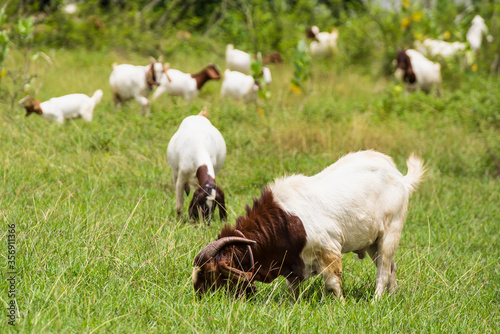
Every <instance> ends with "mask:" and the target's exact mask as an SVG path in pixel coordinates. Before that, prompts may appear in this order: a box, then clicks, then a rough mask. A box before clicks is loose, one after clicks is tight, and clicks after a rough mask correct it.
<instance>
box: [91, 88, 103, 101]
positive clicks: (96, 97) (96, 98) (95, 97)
mask: <svg viewBox="0 0 500 334" xmlns="http://www.w3.org/2000/svg"><path fill="white" fill-rule="evenodd" d="M102 95H103V93H102V90H100V89H98V90H96V91H95V92H94V95H92V97H91V99H92V100H93V101H94V105H96V104H98V103H99V102H100V101H101V99H102Z"/></svg>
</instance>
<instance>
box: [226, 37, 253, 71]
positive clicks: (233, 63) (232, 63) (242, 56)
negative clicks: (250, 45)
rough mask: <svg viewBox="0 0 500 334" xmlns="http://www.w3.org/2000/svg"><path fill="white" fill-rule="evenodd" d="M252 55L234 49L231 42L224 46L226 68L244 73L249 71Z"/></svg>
mask: <svg viewBox="0 0 500 334" xmlns="http://www.w3.org/2000/svg"><path fill="white" fill-rule="evenodd" d="M251 65H252V56H251V55H250V54H249V53H246V52H244V51H241V50H238V49H235V48H234V46H233V45H232V44H228V45H227V46H226V68H228V69H230V70H233V71H238V72H241V73H245V74H250V73H251Z"/></svg>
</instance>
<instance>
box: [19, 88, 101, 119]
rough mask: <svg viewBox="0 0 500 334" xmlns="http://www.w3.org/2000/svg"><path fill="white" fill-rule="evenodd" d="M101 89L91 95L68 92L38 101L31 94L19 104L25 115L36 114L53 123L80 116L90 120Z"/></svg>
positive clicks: (99, 99)
mask: <svg viewBox="0 0 500 334" xmlns="http://www.w3.org/2000/svg"><path fill="white" fill-rule="evenodd" d="M102 94H103V93H102V90H100V89H98V90H96V91H95V92H94V94H93V95H92V96H88V95H85V94H68V95H64V96H59V97H53V98H51V99H49V100H47V101H45V102H40V101H39V100H37V99H34V98H32V97H31V96H26V97H25V98H23V99H21V101H19V104H20V105H21V106H23V107H24V108H25V109H26V116H29V115H31V114H37V115H40V116H42V117H43V118H45V119H46V120H48V121H49V122H54V123H59V124H61V123H63V122H64V120H67V119H74V118H82V119H84V120H86V121H87V122H91V121H92V118H93V115H94V108H95V106H96V105H97V104H98V103H99V102H100V101H101V98H102Z"/></svg>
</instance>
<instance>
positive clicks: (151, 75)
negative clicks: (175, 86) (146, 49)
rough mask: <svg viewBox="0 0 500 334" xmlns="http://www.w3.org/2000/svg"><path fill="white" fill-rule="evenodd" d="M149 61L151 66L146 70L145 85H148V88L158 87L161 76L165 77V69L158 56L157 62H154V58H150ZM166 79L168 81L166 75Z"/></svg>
mask: <svg viewBox="0 0 500 334" xmlns="http://www.w3.org/2000/svg"><path fill="white" fill-rule="evenodd" d="M150 60H151V65H150V66H149V68H148V71H147V72H146V83H147V84H148V86H149V87H151V88H152V87H153V86H158V85H159V84H160V80H161V77H162V75H164V74H165V75H166V73H167V72H166V69H165V67H164V65H163V64H162V61H163V57H162V56H160V58H158V61H156V59H155V58H153V57H150ZM167 78H168V79H169V81H171V80H170V78H169V77H168V75H167Z"/></svg>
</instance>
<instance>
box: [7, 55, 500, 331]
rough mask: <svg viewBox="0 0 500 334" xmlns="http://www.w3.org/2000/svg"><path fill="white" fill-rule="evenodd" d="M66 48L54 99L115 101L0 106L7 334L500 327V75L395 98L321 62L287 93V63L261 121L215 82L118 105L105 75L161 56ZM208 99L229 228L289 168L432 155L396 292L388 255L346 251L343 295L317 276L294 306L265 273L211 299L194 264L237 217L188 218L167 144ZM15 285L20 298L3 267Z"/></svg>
mask: <svg viewBox="0 0 500 334" xmlns="http://www.w3.org/2000/svg"><path fill="white" fill-rule="evenodd" d="M52 56H53V60H54V65H53V66H51V67H49V68H48V69H47V72H46V73H45V74H44V75H41V76H40V77H39V78H38V82H37V84H38V85H39V86H40V87H41V89H40V92H39V94H38V95H39V96H38V97H39V98H40V99H41V100H45V99H48V98H50V97H52V96H59V95H64V94H68V93H73V92H82V93H86V94H92V93H93V91H94V90H95V89H97V88H101V89H103V90H104V98H103V100H102V102H101V104H99V105H98V106H97V108H96V110H95V118H94V121H93V122H92V123H85V122H83V121H82V120H75V121H70V122H67V123H65V124H64V125H62V126H58V125H55V124H50V123H48V122H46V121H45V120H44V119H42V118H41V117H37V116H36V115H34V116H30V117H29V118H25V117H24V111H23V110H22V109H21V108H19V107H17V108H16V109H15V110H14V111H10V110H9V107H8V105H7V104H6V103H4V104H2V103H0V106H1V108H2V110H1V112H0V121H1V123H2V131H1V132H0V143H1V149H0V161H1V162H2V167H3V168H2V170H1V171H2V175H1V197H0V198H1V202H0V203H1V204H0V213H1V217H2V224H3V226H4V228H2V230H1V232H2V233H1V234H0V236H1V240H0V242H1V245H2V246H1V248H0V249H2V251H1V253H0V257H1V259H2V266H3V269H2V273H3V275H4V276H2V277H6V275H7V269H6V263H7V258H6V257H7V224H12V223H15V224H16V227H17V245H16V247H17V253H16V260H17V264H16V266H17V271H18V275H17V287H16V294H17V302H18V306H19V314H18V315H17V319H18V322H17V323H16V325H15V326H9V325H8V324H7V321H6V320H5V321H2V322H1V325H0V332H5V331H6V330H10V331H19V332H31V333H43V332H52V333H62V332H69V333H80V332H85V333H97V332H100V333H107V332H117V333H120V332H133V333H141V332H143V333H146V332H148V333H156V332H157V333H189V332H196V333H197V332H202V333H211V332H228V333H239V332H245V333H247V332H255V333H262V332H265V333H316V332H317V333H320V332H321V333H325V332H380V333H389V332H392V333H396V332H397V333H400V332H405V333H409V332H433V333H443V332H447V333H448V332H458V333H462V332H467V333H469V332H473V333H485V332H498V331H499V330H500V307H499V301H500V278H499V277H500V264H499V258H500V240H499V234H500V231H499V221H500V180H499V175H497V167H496V165H495V163H494V159H495V157H496V158H497V159H498V158H499V157H500V121H499V120H500V117H499V116H498V115H499V113H498V112H499V110H500V95H499V94H498V92H499V91H500V81H499V79H498V77H493V78H490V77H487V76H486V75H481V74H478V73H466V74H464V75H463V76H462V77H461V81H460V82H459V83H457V82H454V83H453V84H454V87H455V86H459V88H457V89H454V90H452V89H450V88H449V87H447V85H446V80H445V81H444V82H445V84H444V89H443V90H444V94H443V96H442V97H441V98H437V97H436V96H434V95H425V94H422V93H415V94H412V95H408V96H406V95H404V94H403V93H397V92H395V90H394V83H393V81H392V79H391V78H380V77H374V76H368V75H365V74H363V73H364V72H365V71H364V70H363V69H362V68H352V69H351V68H350V69H346V70H345V71H342V70H339V69H334V68H331V66H330V65H328V64H317V66H315V69H314V80H313V86H312V88H313V89H312V91H311V92H310V94H309V95H307V96H306V95H297V94H295V93H293V92H291V91H290V89H289V82H290V81H289V80H290V78H291V75H292V68H291V66H289V65H286V64H285V65H282V66H279V67H273V68H272V72H273V73H272V74H273V84H272V88H271V91H272V98H271V99H270V100H268V101H261V102H260V107H262V109H263V110H264V115H260V114H259V113H258V112H257V111H256V109H255V107H254V106H246V105H243V104H240V103H236V102H233V101H222V100H220V98H219V89H220V85H221V82H209V83H208V84H207V85H206V86H205V87H204V88H203V90H202V92H201V94H200V95H199V96H198V97H197V98H196V99H194V100H193V101H192V102H190V103H188V102H185V101H183V100H182V99H176V98H175V99H173V98H170V97H168V96H166V95H165V96H162V97H161V98H160V99H159V100H158V103H156V104H153V106H152V114H151V116H150V117H147V118H145V117H141V116H140V115H139V114H140V112H139V106H138V104H137V103H135V102H131V103H130V104H128V105H126V106H125V107H124V108H123V110H122V111H115V110H114V109H113V106H112V102H111V97H110V90H109V85H108V78H109V74H110V71H111V67H110V65H111V63H113V62H114V61H118V62H130V63H135V64H142V63H144V64H146V63H147V59H145V58H144V57H141V56H139V55H134V54H130V55H129V54H118V53H115V54H107V53H106V54H105V53H94V52H85V53H82V52H76V51H56V52H55V53H54V54H53V55H52ZM168 61H170V63H171V66H172V67H173V68H179V69H182V70H186V71H196V70H198V69H200V68H201V67H202V66H203V65H205V63H208V62H210V61H214V62H216V63H218V64H219V65H220V66H221V68H222V66H223V64H224V61H223V54H222V53H221V54H220V55H215V56H213V59H209V60H207V59H197V58H192V57H188V56H185V55H183V56H181V55H179V56H177V58H173V59H168ZM11 66H12V67H14V65H12V64H11ZM222 69H223V68H222ZM41 73H43V71H41ZM203 106H207V109H208V111H209V113H210V115H211V121H212V122H213V124H214V125H215V126H217V127H218V128H219V129H220V131H221V133H222V134H223V135H224V137H225V140H226V144H227V147H228V155H227V159H226V163H225V166H224V168H223V169H222V171H221V173H220V174H219V175H218V176H217V181H218V184H220V185H221V186H222V188H223V189H224V191H225V194H226V205H227V209H228V221H229V223H231V224H233V223H234V220H235V218H236V217H237V216H239V215H242V214H243V213H244V207H245V205H246V204H250V203H251V201H252V198H253V197H256V196H258V195H259V194H260V190H261V189H262V187H263V186H264V185H265V184H267V183H268V182H270V181H272V180H273V179H274V178H276V177H279V176H283V175H285V174H291V173H304V174H308V175H311V174H314V173H317V172H319V171H320V170H322V169H323V168H324V167H326V166H328V165H329V164H331V163H333V162H335V161H336V160H337V159H338V158H339V157H340V156H342V155H344V154H346V153H348V152H351V151H356V150H361V149H376V150H380V151H382V152H384V153H386V154H389V155H390V156H392V157H393V158H394V160H395V162H396V164H397V165H398V167H399V168H400V170H401V171H402V172H403V173H406V164H405V160H406V158H407V157H408V156H409V154H410V153H411V152H416V153H417V154H418V155H419V156H420V157H422V158H423V159H424V160H425V162H426V166H427V168H428V171H427V174H426V178H425V181H424V182H423V183H422V185H421V187H420V188H419V189H418V190H417V191H416V192H415V193H414V195H413V196H412V198H411V199H410V211H409V214H408V218H407V220H406V224H405V227H404V229H403V233H402V237H401V242H400V247H399V250H398V252H397V253H396V263H397V264H398V290H397V292H396V293H395V294H393V295H390V296H385V297H384V298H383V299H382V300H380V301H379V302H377V303H376V304H372V303H371V301H372V298H373V295H374V289H375V287H374V281H375V267H374V266H373V264H372V263H371V262H370V261H368V260H364V261H359V260H357V259H356V257H355V256H354V255H353V254H347V255H345V257H344V259H343V271H344V276H343V291H344V296H345V299H346V302H345V304H342V303H340V302H339V301H337V300H336V299H335V298H334V297H333V296H331V295H328V294H327V293H325V292H324V288H323V282H322V279H321V278H315V279H311V280H309V281H307V282H306V283H305V284H304V286H303V290H302V291H303V295H302V297H301V298H300V299H299V300H297V301H295V300H293V299H291V298H290V296H289V294H288V293H287V291H286V284H285V282H284V280H283V279H278V280H276V281H275V282H273V283H272V284H259V283H257V287H258V289H259V291H258V293H257V294H256V295H255V296H254V297H253V298H251V299H234V298H232V297H231V296H227V294H226V293H224V292H217V293H213V294H209V295H207V296H206V297H204V298H202V299H201V300H199V299H197V298H196V297H195V295H194V291H193V288H192V284H191V266H192V262H193V259H194V256H195V255H196V254H197V253H198V252H199V250H200V249H201V248H202V247H203V246H204V245H206V244H207V243H208V242H210V241H212V240H214V238H215V237H216V235H217V233H218V231H219V230H220V228H221V226H222V223H221V222H220V221H219V220H218V219H216V220H214V221H213V222H212V224H211V225H210V226H207V225H205V224H198V223H193V222H189V221H178V220H177V219H176V216H175V210H174V201H175V200H174V187H173V184H172V176H171V172H170V168H169V166H168V163H167V159H166V148H167V145H168V141H169V139H170V137H171V136H172V135H173V133H174V132H175V131H176V130H177V127H178V125H179V124H180V122H181V121H182V119H183V118H184V117H186V116H188V115H192V114H196V113H198V112H199V110H200V109H201V108H202V107H203ZM492 154H493V156H492ZM186 202H187V201H186ZM186 206H187V203H186ZM185 211H186V210H185ZM0 289H1V290H0V291H2V293H0V297H1V301H2V304H3V305H4V306H5V307H7V303H8V302H9V301H10V300H9V298H7V289H8V287H7V282H6V280H5V279H2V280H1V282H0ZM4 319H5V318H4Z"/></svg>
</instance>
